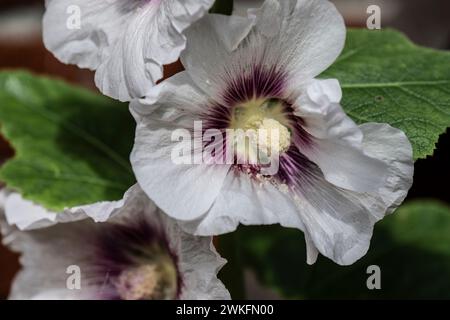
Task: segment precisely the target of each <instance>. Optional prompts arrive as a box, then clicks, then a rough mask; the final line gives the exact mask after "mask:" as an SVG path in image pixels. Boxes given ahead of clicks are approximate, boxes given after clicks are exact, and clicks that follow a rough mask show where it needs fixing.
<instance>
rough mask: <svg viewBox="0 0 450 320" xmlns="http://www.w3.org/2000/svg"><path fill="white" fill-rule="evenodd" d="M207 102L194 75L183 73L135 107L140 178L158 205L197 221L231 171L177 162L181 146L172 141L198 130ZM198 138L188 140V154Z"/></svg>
mask: <svg viewBox="0 0 450 320" xmlns="http://www.w3.org/2000/svg"><path fill="white" fill-rule="evenodd" d="M174 90H176V94H173V92H174ZM147 102H149V103H153V102H154V104H150V105H146V104H144V103H147ZM206 103H207V101H206V100H205V99H204V98H203V96H202V93H201V92H200V91H199V89H197V88H196V87H195V85H193V84H192V81H191V80H190V78H189V77H188V75H187V74H186V73H181V74H177V75H176V76H175V77H172V78H170V79H168V80H167V81H165V82H163V83H162V84H161V85H159V86H157V87H155V88H154V89H153V90H152V91H151V93H150V94H149V97H148V98H147V100H142V101H141V102H138V101H135V102H133V103H132V104H131V112H132V113H133V115H134V117H135V119H136V121H137V129H136V140H135V145H134V148H133V152H132V154H131V164H132V166H133V170H134V172H135V175H136V178H137V180H138V182H139V184H140V185H141V187H142V189H143V190H144V191H145V192H146V193H147V195H148V196H149V197H150V198H151V199H152V200H153V201H155V203H156V204H157V205H158V207H160V208H161V209H162V210H163V211H165V212H166V213H167V214H168V215H170V216H171V217H174V218H176V219H179V220H193V219H196V218H198V217H199V216H201V215H202V214H204V213H205V212H206V211H207V210H208V209H209V208H210V207H211V205H212V203H213V202H214V200H215V199H216V197H217V195H218V194H219V192H220V189H221V188H222V184H223V181H224V179H225V177H226V175H227V172H228V170H229V167H230V166H229V165H219V166H214V165H208V164H176V163H175V162H174V161H173V160H172V152H173V150H175V147H176V146H177V145H180V142H179V141H172V133H173V132H174V131H175V130H177V129H180V128H189V129H190V128H193V126H194V119H195V116H196V113H197V112H199V111H200V110H201V109H200V108H201V107H202V106H204V105H205V104H206ZM191 138H192V139H193V137H191ZM192 139H187V140H184V141H183V142H182V143H184V144H185V145H186V147H187V149H188V150H191V149H192V148H191V147H193V145H194V144H193V142H192ZM174 199H176V201H174Z"/></svg>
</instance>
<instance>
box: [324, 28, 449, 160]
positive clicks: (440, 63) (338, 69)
mask: <svg viewBox="0 0 450 320" xmlns="http://www.w3.org/2000/svg"><path fill="white" fill-rule="evenodd" d="M321 77H322V78H337V79H339V81H340V82H341V85H342V88H343V91H344V97H343V106H344V108H345V110H346V111H347V113H348V114H349V115H350V116H351V117H352V118H353V119H354V120H355V121H356V122H357V123H363V122H370V121H372V122H386V123H389V124H391V125H392V126H394V127H397V128H400V129H402V130H403V131H404V132H405V133H406V134H407V135H408V137H409V139H410V140H411V142H412V144H413V147H414V156H415V158H416V159H417V158H424V157H426V156H427V155H431V154H433V151H434V148H435V143H436V142H437V140H438V138H439V135H440V134H442V133H444V132H445V130H446V128H447V127H449V126H450V53H449V52H444V51H437V50H432V49H427V48H421V47H418V46H416V45H414V44H413V43H411V42H410V41H409V40H408V39H407V38H406V37H405V36H403V35H402V34H401V33H399V32H396V31H393V30H383V31H369V30H349V32H348V34H347V43H346V47H345V49H344V52H343V53H342V55H341V56H340V57H339V58H338V60H337V61H336V62H335V64H334V65H333V66H332V67H331V68H330V69H329V70H327V71H326V72H325V73H324V74H322V75H321Z"/></svg>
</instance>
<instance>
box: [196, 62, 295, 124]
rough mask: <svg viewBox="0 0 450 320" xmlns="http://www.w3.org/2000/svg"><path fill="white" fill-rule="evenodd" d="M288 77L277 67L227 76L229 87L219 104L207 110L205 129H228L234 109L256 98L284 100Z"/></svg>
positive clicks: (252, 69) (261, 68)
mask: <svg viewBox="0 0 450 320" xmlns="http://www.w3.org/2000/svg"><path fill="white" fill-rule="evenodd" d="M286 79H287V76H286V74H285V73H283V72H281V71H279V70H277V69H276V68H275V67H272V68H264V67H262V66H254V67H252V68H250V71H249V72H246V73H243V74H239V75H229V74H227V76H226V79H225V80H224V81H225V82H226V83H227V87H226V89H225V90H224V92H223V94H222V96H221V97H220V99H218V100H220V101H222V102H221V103H219V102H215V103H213V105H212V106H209V107H208V108H207V110H208V112H207V113H206V114H205V115H204V116H203V119H202V120H203V124H204V129H205V130H207V129H219V130H221V129H226V128H228V125H229V123H230V120H231V115H232V112H233V108H234V107H235V106H236V105H238V104H239V103H244V102H246V101H249V100H251V99H254V98H267V99H270V98H278V99H280V100H283V98H284V90H285V87H286Z"/></svg>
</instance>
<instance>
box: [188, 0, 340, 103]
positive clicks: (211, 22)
mask: <svg viewBox="0 0 450 320" xmlns="http://www.w3.org/2000/svg"><path fill="white" fill-rule="evenodd" d="M227 20H228V21H229V22H228V23H226V21H227ZM221 35H222V36H221ZM223 35H233V41H230V40H229V38H224V36H223ZM188 37H189V39H190V41H189V43H188V47H187V50H186V51H185V52H184V53H183V54H182V62H183V64H184V66H185V68H186V70H187V71H188V72H189V74H190V75H191V76H192V78H193V79H194V81H195V82H196V83H197V85H199V86H200V87H201V88H203V89H204V90H205V91H206V92H208V93H210V95H211V96H217V95H218V94H219V95H220V94H221V92H220V91H221V90H223V89H224V88H223V87H224V77H225V76H233V75H234V76H238V75H240V74H241V73H242V72H243V70H248V69H249V67H251V66H255V65H258V66H267V67H268V68H269V69H270V68H276V70H282V71H283V72H284V73H286V74H287V75H288V79H289V83H290V85H292V86H294V85H295V86H298V85H301V84H302V83H305V82H307V81H309V80H310V79H312V78H314V77H315V76H317V75H319V74H320V73H321V72H323V71H324V70H326V69H327V68H328V67H329V66H330V65H331V64H332V63H333V62H334V61H335V59H336V58H337V57H338V56H339V54H340V52H341V51H342V49H343V46H344V42H345V25H344V21H343V19H342V17H341V15H340V14H339V13H338V11H337V10H336V8H335V7H334V5H333V4H331V3H330V2H328V1H322V0H321V1H313V0H283V1H279V0H266V1H265V3H264V4H263V6H262V8H261V9H259V10H250V11H249V19H248V20H247V22H246V21H245V20H242V18H240V17H231V18H229V17H228V18H227V17H214V16H211V17H207V18H205V19H202V20H201V21H199V22H198V23H197V24H195V25H194V26H193V27H192V28H191V29H190V30H189V32H188ZM236 40H237V41H236ZM240 40H241V41H240ZM227 43H232V44H233V46H230V45H228V44H227ZM236 47H237V49H236V50H234V51H232V52H231V51H230V49H234V48H236Z"/></svg>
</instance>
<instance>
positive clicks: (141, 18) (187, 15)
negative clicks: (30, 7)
mask: <svg viewBox="0 0 450 320" xmlns="http://www.w3.org/2000/svg"><path fill="white" fill-rule="evenodd" d="M213 2H214V1H213V0H152V1H148V0H132V1H107V0H99V1H93V0H47V1H46V13H45V16H44V22H43V26H44V43H45V45H46V47H47V48H48V49H49V50H50V51H52V52H53V53H54V54H55V56H56V57H57V58H58V59H59V60H61V61H62V62H64V63H71V64H77V65H78V66H79V67H81V68H89V69H93V70H97V72H96V76H95V81H96V84H97V86H98V87H99V89H100V90H101V91H102V92H103V93H104V94H106V95H108V96H111V97H113V98H116V99H119V100H122V101H129V100H131V99H132V98H140V97H143V96H145V94H146V92H147V90H148V89H149V88H150V87H151V86H153V85H154V84H155V83H156V82H157V81H158V80H159V79H161V78H162V76H163V70H162V66H163V65H165V64H168V63H172V62H175V61H176V60H177V59H178V57H179V55H180V53H181V52H182V51H183V50H184V48H185V46H186V37H185V36H184V34H183V33H184V31H185V30H186V28H188V27H189V26H190V25H191V24H192V23H193V22H195V21H197V20H198V19H200V18H201V17H202V16H203V15H204V14H205V13H207V11H208V9H209V8H210V7H211V6H212V4H213Z"/></svg>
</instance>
